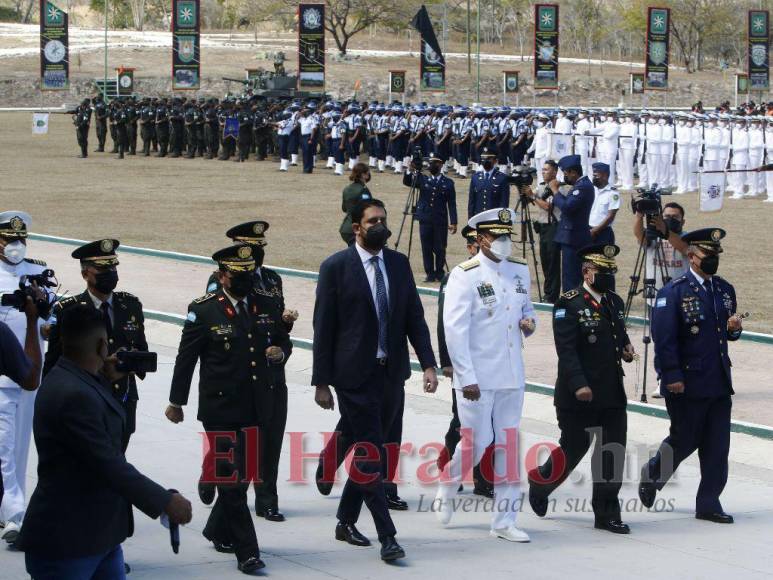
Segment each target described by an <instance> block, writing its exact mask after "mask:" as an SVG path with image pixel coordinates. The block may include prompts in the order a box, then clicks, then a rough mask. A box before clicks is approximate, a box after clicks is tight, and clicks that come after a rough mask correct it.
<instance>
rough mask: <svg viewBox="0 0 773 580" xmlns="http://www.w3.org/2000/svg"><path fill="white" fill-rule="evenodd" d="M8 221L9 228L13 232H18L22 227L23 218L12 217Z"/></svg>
mask: <svg viewBox="0 0 773 580" xmlns="http://www.w3.org/2000/svg"><path fill="white" fill-rule="evenodd" d="M8 223H9V224H10V226H11V229H12V230H13V231H15V232H18V231H21V230H23V229H24V220H23V219H21V218H20V217H19V216H14V217H12V218H11V221H10V222H8Z"/></svg>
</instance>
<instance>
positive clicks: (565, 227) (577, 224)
mask: <svg viewBox="0 0 773 580" xmlns="http://www.w3.org/2000/svg"><path fill="white" fill-rule="evenodd" d="M558 167H559V168H560V169H561V171H563V172H564V182H565V183H567V184H569V185H571V186H572V188H571V190H570V191H569V192H568V193H566V194H564V193H562V192H560V190H559V189H558V184H557V182H556V183H554V184H553V185H552V186H551V189H553V205H554V206H556V207H557V208H558V209H560V210H561V221H560V222H559V223H558V232H556V235H555V238H553V240H554V241H555V243H557V244H560V245H561V290H562V291H563V292H568V291H570V290H572V289H574V288H576V287H577V286H579V285H580V283H581V282H582V262H581V261H580V259H579V257H578V256H577V252H578V251H579V250H580V249H582V248H584V247H585V246H587V245H589V244H590V243H591V236H590V225H588V220H589V219H590V210H591V208H592V207H593V200H594V199H595V198H596V192H595V190H594V189H593V184H592V183H591V181H590V179H588V178H587V176H585V175H583V174H582V160H581V158H580V156H579V155H567V156H566V157H562V158H561V159H560V160H559V162H558Z"/></svg>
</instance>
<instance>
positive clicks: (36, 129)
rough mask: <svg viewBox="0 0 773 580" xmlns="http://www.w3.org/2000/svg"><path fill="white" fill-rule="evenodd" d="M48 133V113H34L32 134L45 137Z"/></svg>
mask: <svg viewBox="0 0 773 580" xmlns="http://www.w3.org/2000/svg"><path fill="white" fill-rule="evenodd" d="M46 133H48V113H32V134H33V135H45V134H46Z"/></svg>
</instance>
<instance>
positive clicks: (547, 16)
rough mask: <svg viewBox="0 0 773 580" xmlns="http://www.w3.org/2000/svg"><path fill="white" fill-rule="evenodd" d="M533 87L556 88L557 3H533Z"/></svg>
mask: <svg viewBox="0 0 773 580" xmlns="http://www.w3.org/2000/svg"><path fill="white" fill-rule="evenodd" d="M534 88H535V89H558V4H535V5H534Z"/></svg>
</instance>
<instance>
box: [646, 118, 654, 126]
mask: <svg viewBox="0 0 773 580" xmlns="http://www.w3.org/2000/svg"><path fill="white" fill-rule="evenodd" d="M647 123H649V124H650V125H654V124H655V119H647Z"/></svg>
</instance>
